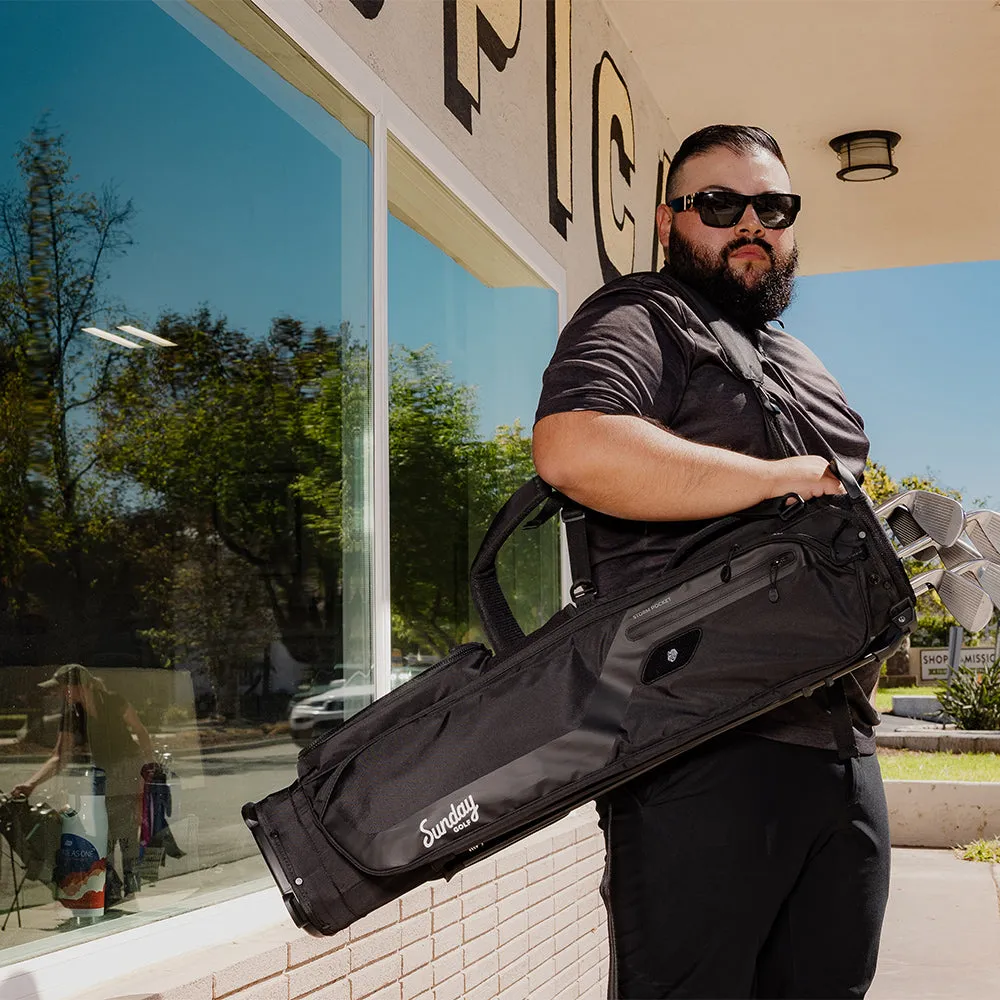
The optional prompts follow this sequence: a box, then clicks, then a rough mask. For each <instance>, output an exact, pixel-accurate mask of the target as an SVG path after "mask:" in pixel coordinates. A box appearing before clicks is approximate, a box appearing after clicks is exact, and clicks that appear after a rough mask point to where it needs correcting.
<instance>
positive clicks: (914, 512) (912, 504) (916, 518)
mask: <svg viewBox="0 0 1000 1000" xmlns="http://www.w3.org/2000/svg"><path fill="white" fill-rule="evenodd" d="M900 510H902V511H907V512H908V513H909V514H910V515H911V518H912V521H913V522H916V526H917V528H918V529H919V530H920V533H921V534H922V535H929V536H930V537H931V538H932V539H933V540H934V541H935V542H937V543H938V544H939V545H954V544H955V542H957V541H958V536H959V535H961V534H962V530H963V528H964V527H965V512H964V511H963V510H962V505H961V504H960V503H959V502H958V501H957V500H956V499H955V498H954V497H949V496H945V495H944V494H942V493H931V492H930V491H929V490H909V491H908V492H906V493H900V494H899V495H898V496H895V497H893V498H892V499H891V500H889V501H887V502H886V503H884V504H882V505H881V506H879V507H876V508H875V513H876V515H878V516H879V517H881V518H884V519H885V520H886V521H887V522H888V524H889V526H890V527H891V528H892V530H893V533H894V534H896V537H897V538H899V540H900V541H901V542H902V543H903V544H908V543H913V542H915V541H916V540H917V537H919V536H917V537H912V529H913V525H912V522H911V520H910V518H903V517H900V515H899V514H896V513H895V512H896V511H900ZM893 521H895V522H896V523H895V524H894V523H893ZM896 524H898V525H899V530H898V531H897V528H896ZM997 530H998V532H1000V524H998V525H997ZM903 535H906V536H907V537H905V538H904V537H903ZM998 540H1000V539H998Z"/></svg>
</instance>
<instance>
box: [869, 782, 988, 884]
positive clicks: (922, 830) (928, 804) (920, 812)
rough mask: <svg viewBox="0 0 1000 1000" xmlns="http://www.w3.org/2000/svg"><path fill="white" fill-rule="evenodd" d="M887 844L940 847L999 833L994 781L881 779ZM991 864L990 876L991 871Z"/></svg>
mask: <svg viewBox="0 0 1000 1000" xmlns="http://www.w3.org/2000/svg"><path fill="white" fill-rule="evenodd" d="M883 784H884V786H885V800H886V805H887V806H888V809H889V831H890V840H891V843H892V846H893V847H944V848H952V847H956V846H958V845H961V844H968V843H970V842H971V841H973V840H977V839H979V838H980V837H982V838H983V839H989V838H991V837H996V836H1000V782H990V781H894V780H890V781H886V782H884V783H883ZM998 868H1000V866H994V877H996V875H997V869H998Z"/></svg>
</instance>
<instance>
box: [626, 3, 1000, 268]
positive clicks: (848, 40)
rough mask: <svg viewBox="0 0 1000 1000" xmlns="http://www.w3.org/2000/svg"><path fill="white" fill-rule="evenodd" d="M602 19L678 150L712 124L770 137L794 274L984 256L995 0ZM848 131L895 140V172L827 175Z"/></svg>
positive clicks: (998, 157)
mask: <svg viewBox="0 0 1000 1000" xmlns="http://www.w3.org/2000/svg"><path fill="white" fill-rule="evenodd" d="M606 9H607V12H608V15H609V17H610V20H611V22H612V24H613V25H614V27H615V28H616V29H617V30H618V32H619V33H620V34H621V36H622V38H623V40H624V42H625V43H626V44H627V45H628V46H629V47H630V49H631V50H632V54H633V56H634V58H635V60H636V62H637V63H638V65H639V67H640V70H641V72H642V74H643V76H644V78H645V80H646V83H647V84H648V85H649V87H650V88H651V90H652V92H653V93H654V94H655V95H656V100H657V101H658V103H659V105H660V108H661V109H662V111H663V113H664V114H665V115H666V116H667V117H668V118H669V120H670V125H671V128H672V129H673V131H674V133H675V134H676V136H677V138H678V140H680V139H683V138H684V136H686V135H688V134H689V133H691V132H693V131H695V130H696V129H699V128H701V127H703V126H705V125H710V124H715V123H720V122H724V123H741V124H754V125H760V126H762V127H763V128H766V129H767V130H768V131H769V132H771V133H772V134H773V135H774V136H775V137H776V138H777V139H778V142H779V143H780V144H781V146H782V150H783V152H784V154H785V158H786V160H787V162H788V167H789V172H790V174H791V177H792V186H793V189H794V190H796V191H798V192H799V193H800V194H801V195H802V198H803V210H802V214H801V215H800V217H799V222H797V223H796V231H797V234H798V240H799V245H800V251H801V271H802V273H804V274H816V273H836V272H842V271H856V270H867V269H872V268H888V267H912V266H918V265H926V264H944V263H955V262H961V261H976V260H995V259H1000V117H998V116H1000V111H998V108H1000V102H998V96H1000V95H998V89H997V84H996V74H995V66H996V60H997V56H998V53H1000V2H995V0H961V2H959V0H922V2H919V3H918V2H909V3H904V2H899V0H854V2H843V0H810V2H808V3H806V2H798V3H792V2H788V0H753V2H747V0H671V2H660V3H651V2H648V0H607V3H606ZM861 129H886V130H892V131H895V132H898V133H900V135H901V136H902V139H901V141H900V143H899V145H898V146H897V147H896V149H895V151H894V159H895V162H896V163H897V165H898V167H899V172H898V174H896V176H894V177H890V178H888V179H886V180H880V181H872V182H867V183H851V182H845V181H842V180H838V179H837V176H836V174H837V170H838V169H839V159H838V157H837V154H836V153H835V152H834V151H833V150H832V149H831V148H830V146H829V142H830V140H831V139H833V138H834V137H835V136H838V135H841V134H843V133H846V132H853V131H857V130H861ZM667 152H668V153H669V152H672V151H671V150H668V151H667Z"/></svg>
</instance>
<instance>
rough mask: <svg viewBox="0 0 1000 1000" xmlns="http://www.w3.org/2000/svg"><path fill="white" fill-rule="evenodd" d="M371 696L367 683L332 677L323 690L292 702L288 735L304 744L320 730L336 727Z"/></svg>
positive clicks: (367, 702)
mask: <svg viewBox="0 0 1000 1000" xmlns="http://www.w3.org/2000/svg"><path fill="white" fill-rule="evenodd" d="M374 697H375V688H374V686H373V685H371V684H352V683H345V682H344V681H333V682H332V683H331V684H330V685H329V686H328V687H327V688H326V690H324V691H321V692H319V693H318V694H313V695H309V696H308V697H306V698H303V699H302V700H301V701H297V702H295V704H293V705H292V708H291V711H290V712H289V713H288V728H289V731H290V733H291V736H292V739H293V740H295V742H296V743H298V744H299V745H300V746H307V745H308V744H309V743H311V742H312V741H313V740H314V739H316V737H317V736H320V735H321V734H322V733H325V732H330V731H332V730H334V729H339V728H340V727H341V726H342V725H343V724H344V723H345V722H346V721H347V720H348V719H349V718H350V717H351V716H352V715H354V714H356V713H357V712H360V711H361V709H362V708H364V707H365V706H366V705H370V704H371V702H372V699H373V698H374Z"/></svg>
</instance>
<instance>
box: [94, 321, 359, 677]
mask: <svg viewBox="0 0 1000 1000" xmlns="http://www.w3.org/2000/svg"><path fill="white" fill-rule="evenodd" d="M154 329H155V332H156V333H157V334H159V335H160V336H163V337H165V338H167V339H169V340H172V341H174V342H175V343H176V344H177V345H178V348H177V349H176V350H170V351H156V352H152V351H149V352H146V351H144V352H142V354H141V355H139V354H138V352H137V355H138V356H135V355H134V356H132V357H130V358H128V359H127V363H126V365H125V366H124V367H123V369H122V370H121V372H119V373H118V374H117V375H116V377H115V378H114V380H113V382H112V386H111V391H110V393H109V395H108V398H107V400H106V404H105V405H103V406H102V407H101V431H100V451H101V455H102V461H103V464H104V467H105V468H106V469H107V470H108V471H109V472H110V473H112V474H113V475H115V476H118V477H120V478H122V479H124V480H125V481H127V482H128V483H131V484H134V485H137V486H139V487H141V488H142V490H143V492H144V496H145V500H144V502H145V503H147V504H152V505H154V506H157V507H158V508H159V509H160V510H161V511H162V512H163V514H164V515H165V516H167V518H168V520H169V521H170V522H171V523H172V524H174V525H175V530H178V531H181V532H183V533H184V536H185V539H187V541H186V542H185V544H184V548H185V552H186V554H185V558H184V559H183V560H182V564H183V563H190V561H191V560H195V561H197V559H199V558H204V557H205V556H206V555H207V554H210V553H211V552H212V551H213V546H214V545H216V544H218V545H222V546H224V547H225V549H226V550H227V551H228V553H230V554H231V556H232V557H236V558H237V559H238V560H240V561H241V564H242V565H243V568H244V572H245V571H246V570H247V569H248V568H249V569H252V571H253V577H254V579H255V580H256V581H257V582H258V585H259V591H258V593H259V598H258V601H257V604H256V605H255V604H254V602H253V601H251V600H249V599H248V600H246V601H245V602H244V604H243V613H241V614H236V613H235V610H236V609H235V608H230V615H229V618H228V621H229V625H228V631H229V632H230V633H233V634H235V633H237V632H239V633H242V632H247V631H253V630H254V629H255V628H256V627H257V626H256V619H257V618H259V616H260V615H261V614H262V612H263V610H264V609H265V608H266V609H267V613H268V616H273V621H274V623H275V628H276V630H277V633H278V634H280V636H281V638H282V640H283V642H284V643H285V645H286V646H287V648H288V649H289V651H290V652H291V653H292V655H293V656H295V658H296V659H298V660H300V661H302V662H305V663H331V662H334V661H336V660H338V659H340V657H341V655H342V614H341V607H340V599H339V595H340V588H341V585H342V568H343V566H342V564H343V554H342V553H343V549H342V542H343V539H342V530H341V524H342V509H343V486H342V483H343V474H342V471H343V465H344V458H343V440H344V432H345V431H344V428H345V410H347V411H350V409H351V399H352V398H358V399H362V400H363V399H365V398H366V396H365V393H366V379H367V363H366V352H365V349H364V348H363V347H362V346H361V345H360V344H358V343H357V342H355V341H353V340H352V339H351V336H350V329H349V327H348V326H347V325H346V324H345V325H344V326H342V327H341V329H340V330H338V331H336V332H334V333H331V332H329V331H328V330H326V329H325V328H323V327H317V328H315V329H313V330H309V331H307V330H306V329H305V328H304V327H303V325H302V324H301V323H299V322H298V321H296V320H293V319H289V318H280V319H277V320H275V321H274V323H273V324H272V327H271V330H270V332H269V334H268V336H267V337H266V338H264V339H263V340H258V339H252V338H250V337H248V336H247V335H246V334H245V333H242V332H240V331H236V330H232V329H230V328H229V327H228V325H227V323H226V321H225V319H222V318H218V317H213V316H212V315H211V314H210V313H209V311H208V310H207V309H206V310H202V311H200V312H199V313H197V314H195V315H192V316H188V317H181V316H178V315H165V316H163V317H161V319H160V320H159V322H158V323H157V324H156V326H155V328H154ZM362 414H363V411H362ZM358 419H362V418H358ZM317 469H323V470H326V475H325V478H323V479H319V478H318V476H317V472H316V470H317ZM198 553H200V554H201V555H200V556H199V555H198ZM213 560H214V557H212V558H211V559H209V563H208V564H207V566H205V567H203V570H204V572H203V578H204V579H211V578H212V574H213V573H215V572H217V570H216V569H215V568H213ZM190 582H191V578H190V574H189V583H190ZM175 583H176V581H175ZM200 585H201V584H200V583H199V584H198V586H200ZM169 603H170V602H169V601H164V602H162V604H161V607H160V608H159V609H158V615H157V616H158V617H159V618H161V619H162V620H164V621H169V622H171V625H170V629H171V630H172V632H173V634H174V636H175V638H176V641H177V642H178V643H179V644H180V645H183V646H189V647H190V646H195V645H198V642H197V640H196V634H203V630H202V629H201V627H200V626H198V627H197V628H195V627H194V626H192V625H191V621H192V620H191V618H190V614H181V613H180V612H179V611H178V609H177V608H176V607H173V608H171V607H170V606H169ZM181 603H183V602H181ZM185 622H187V623H188V624H187V625H185V624H184V623H185ZM192 630H193V631H192ZM199 648H202V649H204V648H205V646H204V643H203V642H202V643H201V644H200V647H199Z"/></svg>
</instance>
